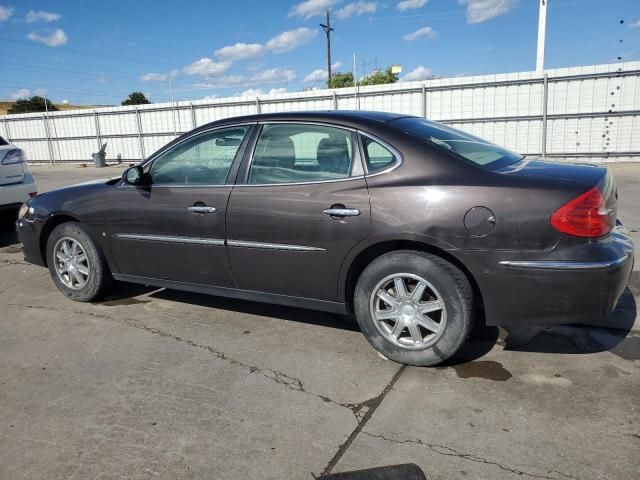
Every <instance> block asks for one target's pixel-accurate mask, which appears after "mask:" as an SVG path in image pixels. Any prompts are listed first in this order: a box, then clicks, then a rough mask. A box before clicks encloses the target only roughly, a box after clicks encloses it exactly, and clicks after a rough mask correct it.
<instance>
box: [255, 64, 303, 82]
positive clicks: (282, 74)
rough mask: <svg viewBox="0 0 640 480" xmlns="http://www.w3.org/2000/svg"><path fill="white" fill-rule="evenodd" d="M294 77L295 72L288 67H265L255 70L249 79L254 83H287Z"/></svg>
mask: <svg viewBox="0 0 640 480" xmlns="http://www.w3.org/2000/svg"><path fill="white" fill-rule="evenodd" d="M295 78H296V72H295V71H293V70H292V69H290V68H267V69H266V70H262V71H260V72H256V73H255V74H254V75H253V76H252V77H251V79H250V82H251V83H252V84H254V85H260V84H263V83H266V84H269V83H287V82H291V81H293V80H294V79H295Z"/></svg>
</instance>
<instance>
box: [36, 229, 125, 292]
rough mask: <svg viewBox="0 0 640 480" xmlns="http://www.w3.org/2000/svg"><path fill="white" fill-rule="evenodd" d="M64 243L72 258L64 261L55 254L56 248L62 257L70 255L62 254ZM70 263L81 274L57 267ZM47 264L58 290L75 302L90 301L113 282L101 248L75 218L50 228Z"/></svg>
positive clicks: (63, 266) (106, 289) (63, 267)
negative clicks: (51, 229) (60, 271)
mask: <svg viewBox="0 0 640 480" xmlns="http://www.w3.org/2000/svg"><path fill="white" fill-rule="evenodd" d="M73 242H76V243H77V244H78V245H79V247H75V245H74V243H73ZM65 245H66V246H67V247H68V248H67V251H71V250H73V252H74V258H73V261H72V262H66V261H65V260H62V259H60V258H59V257H57V256H56V252H59V253H61V254H62V257H65V258H67V259H68V258H70V256H69V255H66V254H65V250H64V246H65ZM70 246H71V247H70ZM58 249H59V250H58ZM82 253H84V257H82ZM56 258H58V260H56ZM76 260H77V261H76ZM70 263H72V264H73V265H72V268H73V269H75V270H76V274H79V275H80V277H77V276H76V275H72V272H69V270H67V272H66V273H59V270H64V269H65V265H69V264H70ZM47 266H48V267H49V273H50V274H51V278H52V279H53V283H55V284H56V287H58V290H60V291H61V292H62V293H63V294H64V295H66V296H67V297H69V298H70V299H72V300H75V301H76V302H91V301H93V300H96V299H98V298H100V297H101V296H102V295H104V294H105V293H106V292H107V291H108V290H109V289H110V288H111V285H112V283H113V278H112V276H111V271H110V270H109V266H108V265H107V261H106V259H105V257H104V254H103V253H102V250H100V247H99V246H98V245H97V244H96V242H95V241H94V240H93V238H91V236H90V235H89V233H88V232H87V230H86V228H85V227H84V226H82V224H80V223H78V222H66V223H62V224H60V225H58V226H57V227H55V228H54V229H53V231H52V232H51V234H50V235H49V238H48V239H47ZM81 270H82V272H81ZM85 271H88V275H85V274H84V272H85ZM77 278H82V279H83V280H84V282H78V281H77Z"/></svg>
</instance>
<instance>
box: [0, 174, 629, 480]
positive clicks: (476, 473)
mask: <svg viewBox="0 0 640 480" xmlns="http://www.w3.org/2000/svg"><path fill="white" fill-rule="evenodd" d="M49 168H50V167H36V168H34V172H35V175H36V177H37V179H38V181H39V184H40V186H41V188H40V190H41V191H42V190H44V189H47V188H51V187H53V186H60V185H61V184H65V183H67V182H69V180H70V178H73V181H83V180H86V179H89V178H91V177H94V178H100V177H104V176H111V175H104V173H107V172H108V173H109V174H112V173H113V172H114V171H116V168H115V167H110V168H108V169H104V170H95V169H93V168H89V169H76V170H72V171H70V172H65V169H69V167H54V168H60V170H54V169H51V170H49ZM73 168H75V167H73ZM614 168H618V167H617V166H615V167H614ZM118 170H119V169H118ZM622 170H623V175H622V178H620V179H619V180H618V184H619V186H620V192H621V195H620V197H621V200H620V201H621V205H625V203H629V204H630V207H623V209H621V216H622V217H623V221H624V222H625V223H626V224H627V225H628V226H629V227H630V228H634V226H635V228H636V229H638V227H640V222H639V221H638V220H640V218H639V217H638V216H634V214H635V215H640V214H638V213H637V212H638V211H639V209H638V208H637V206H638V205H639V204H640V191H638V186H637V181H634V178H633V176H635V179H638V178H640V177H639V175H638V174H639V173H640V165H635V167H627V166H624V167H623V168H622ZM115 174H116V175H117V174H118V172H116V173H115ZM634 205H635V207H636V208H635V210H634V209H633V208H632V207H633V206H634ZM638 286H639V285H638V282H637V281H635V280H634V283H633V284H632V285H631V287H630V289H628V290H627V291H626V292H625V294H624V296H623V299H622V301H621V303H620V304H619V305H618V309H617V310H616V312H614V313H613V314H612V317H611V323H610V325H608V327H609V328H604V327H602V326H601V327H574V326H559V327H551V328H539V327H527V328H524V327H523V328H510V329H498V328H493V327H490V328H489V327H484V328H482V327H480V328H477V329H476V331H475V332H474V335H473V337H472V341H471V342H470V343H469V344H468V345H467V346H466V347H465V349H464V351H463V352H462V353H461V354H460V355H458V356H457V357H456V358H455V359H453V360H452V361H450V362H449V363H448V364H447V365H446V366H443V367H439V368H413V367H401V366H399V365H397V364H395V363H392V362H389V361H386V360H384V359H383V358H381V357H380V356H378V355H377V354H376V352H375V351H374V350H373V349H372V348H371V347H370V346H369V345H368V343H367V342H366V340H365V339H364V337H363V336H362V335H361V333H360V332H359V331H358V329H357V327H356V326H355V325H354V324H353V323H352V322H350V321H348V320H347V319H344V318H342V317H337V316H334V315H329V314H324V313H319V312H312V311H307V310H300V309H294V308H285V307H277V306H271V305H264V304H259V303H252V302H244V301H236V300H227V299H221V298H216V297H207V296H203V295H196V294H188V293H183V292H176V291H169V290H165V289H156V288H148V287H142V286H132V285H124V284H122V285H119V286H118V287H117V288H116V289H115V290H114V292H112V294H111V295H110V296H109V297H108V298H106V299H104V300H103V301H100V302H97V303H95V304H80V303H76V302H72V301H70V300H68V299H67V298H65V297H63V296H62V295H61V294H60V293H59V292H58V291H57V290H56V288H55V287H54V285H53V283H52V282H51V280H50V278H49V275H48V271H47V270H45V269H42V268H38V267H35V266H32V265H29V264H26V263H24V261H23V260H22V255H21V253H20V249H19V245H17V244H15V239H14V237H12V234H11V233H10V232H5V234H4V236H2V238H1V239H0V479H14V478H29V479H63V478H64V479H69V478H71V479H87V478H101V479H110V478H113V479H122V478H132V479H147V478H149V479H150V478H163V479H164V478H166V479H214V478H215V479H218V478H219V479H254V478H255V479H298V478H300V479H311V478H313V477H316V476H318V475H320V474H322V473H323V472H325V473H328V472H340V471H346V470H354V469H360V468H369V467H373V466H379V465H385V464H393V463H406V462H412V463H417V464H418V465H420V466H421V467H422V468H423V470H424V471H425V472H426V474H427V478H429V479H443V480H444V479H447V480H449V479H472V478H473V479H489V478H490V479H516V478H517V479H522V478H543V479H557V480H560V479H563V480H566V479H568V478H573V479H595V478H602V479H633V478H637V472H638V471H640V459H639V458H638V455H637V452H638V448H639V446H640V439H639V438H640V331H639V330H637V329H636V328H635V327H634V321H635V320H636V317H637V315H636V311H637V304H638V301H639V300H640V291H638ZM612 326H613V327H615V328H610V327H612Z"/></svg>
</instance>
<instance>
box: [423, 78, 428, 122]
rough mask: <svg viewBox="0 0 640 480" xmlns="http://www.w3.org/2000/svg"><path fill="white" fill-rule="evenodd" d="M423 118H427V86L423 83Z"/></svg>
mask: <svg viewBox="0 0 640 480" xmlns="http://www.w3.org/2000/svg"><path fill="white" fill-rule="evenodd" d="M422 118H427V87H426V85H422Z"/></svg>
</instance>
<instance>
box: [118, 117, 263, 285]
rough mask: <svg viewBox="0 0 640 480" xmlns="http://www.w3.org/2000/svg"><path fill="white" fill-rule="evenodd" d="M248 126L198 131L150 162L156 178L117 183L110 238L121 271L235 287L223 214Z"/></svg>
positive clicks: (149, 171) (147, 170) (148, 171)
mask: <svg viewBox="0 0 640 480" xmlns="http://www.w3.org/2000/svg"><path fill="white" fill-rule="evenodd" d="M250 129H251V126H249V125H242V126H234V127H224V128H217V129H214V130H209V131H205V132H201V133H198V134H195V135H193V136H192V137H189V138H187V139H185V140H184V141H182V142H180V143H178V144H176V145H174V146H172V147H171V148H169V149H168V150H166V151H164V152H162V153H161V154H160V155H158V156H157V157H156V158H155V159H153V160H152V161H151V162H150V163H149V164H147V165H145V173H146V174H148V176H149V177H150V181H151V185H149V186H143V187H138V186H131V185H125V184H123V185H121V186H119V187H118V188H117V189H115V191H114V192H113V194H112V197H111V205H110V209H109V214H108V215H109V222H108V224H109V234H110V235H109V239H110V245H111V249H112V252H113V255H114V257H115V260H116V263H117V265H118V269H119V271H120V273H121V274H124V275H132V276H136V277H147V278H155V279H165V280H171V281H178V282H186V283H195V284H203V285H211V286H220V287H234V286H235V283H234V282H233V278H232V276H231V271H230V269H229V262H228V259H227V254H226V247H225V236H226V229H225V215H226V208H227V202H228V200H229V194H230V192H231V189H232V188H233V180H234V179H235V171H237V166H238V162H239V159H240V158H241V156H242V151H243V149H244V146H245V145H246V139H247V138H248V136H249V132H250ZM236 159H238V160H237V161H236ZM234 169H235V171H234Z"/></svg>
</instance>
